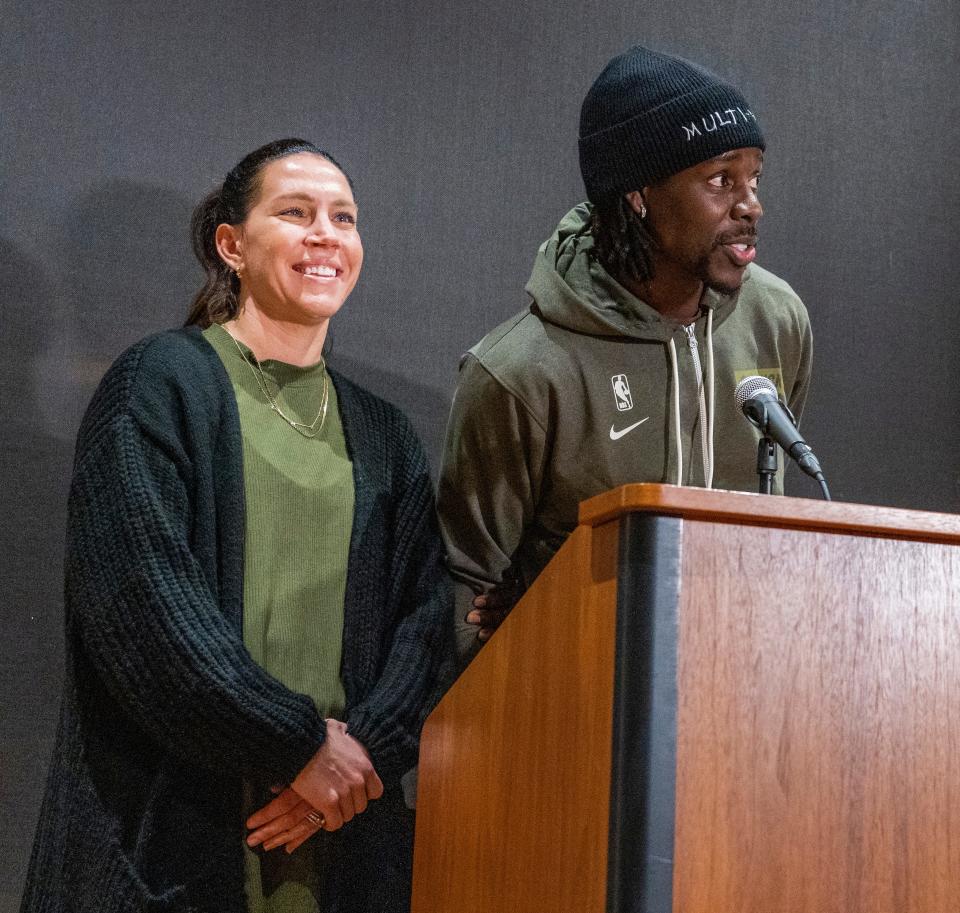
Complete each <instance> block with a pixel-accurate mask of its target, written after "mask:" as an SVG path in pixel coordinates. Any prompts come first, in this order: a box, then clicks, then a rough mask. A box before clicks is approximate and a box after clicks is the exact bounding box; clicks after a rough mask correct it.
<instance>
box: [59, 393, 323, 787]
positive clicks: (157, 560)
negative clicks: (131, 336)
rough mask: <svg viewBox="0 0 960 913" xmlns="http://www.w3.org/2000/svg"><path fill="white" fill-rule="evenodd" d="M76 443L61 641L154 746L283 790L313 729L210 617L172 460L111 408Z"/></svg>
mask: <svg viewBox="0 0 960 913" xmlns="http://www.w3.org/2000/svg"><path fill="white" fill-rule="evenodd" d="M83 437H84V436H83V435H81V445H80V447H79V449H78V455H77V459H76V462H75V467H74V478H73V484H72V487H71V495H70V504H69V518H68V543H67V567H66V572H67V577H66V595H67V624H68V636H69V637H70V640H71V643H73V644H74V645H78V646H79V650H80V653H81V655H82V657H83V658H84V660H85V661H86V662H88V663H89V664H90V665H91V666H92V667H93V669H94V671H95V673H96V674H97V676H98V677H99V678H100V680H101V681H102V682H103V684H104V686H105V687H106V688H107V690H108V691H109V693H110V694H111V696H112V697H113V698H114V700H116V701H117V702H118V703H119V704H120V706H121V707H122V708H123V710H124V712H125V713H127V714H128V715H129V716H130V717H131V718H132V719H133V720H134V721H135V722H136V723H137V724H138V725H139V726H140V727H141V728H142V729H143V730H144V731H145V732H146V733H147V734H148V735H149V736H151V737H152V738H153V739H154V740H155V741H156V743H157V744H158V745H159V746H160V747H161V749H163V750H168V751H170V752H172V753H173V754H175V755H178V756H180V757H182V758H184V759H186V760H188V761H191V762H195V763H200V764H204V765H206V766H209V767H213V768H216V769H220V770H223V771H224V772H225V773H235V774H239V775H240V776H243V777H246V778H250V779H258V780H262V781H263V782H290V781H291V780H292V779H293V778H294V777H295V776H296V774H297V773H298V772H299V770H300V769H301V768H302V767H303V766H304V765H305V764H306V763H307V761H308V760H309V759H310V757H311V756H312V755H313V754H314V752H315V751H316V750H317V748H318V747H319V745H320V743H321V742H322V741H323V739H324V737H325V732H326V729H325V723H324V721H323V719H322V718H321V717H320V715H319V714H318V713H317V711H316V708H315V707H314V706H313V704H312V702H311V701H310V699H309V698H307V697H305V696H304V695H300V694H296V693H294V692H292V691H290V690H289V689H287V688H285V687H284V686H283V685H281V684H280V683H279V682H277V681H276V680H275V679H273V678H271V677H270V676H269V675H268V674H267V673H266V672H265V671H264V670H263V669H261V668H260V667H259V666H258V665H257V664H256V663H255V662H254V661H253V660H252V658H251V657H250V655H249V654H248V653H247V651H246V649H245V648H244V646H243V642H242V638H241V635H240V633H239V632H238V631H237V630H236V629H235V626H234V625H233V624H232V623H231V621H230V620H229V619H227V618H226V617H225V616H224V615H223V613H222V612H221V610H220V607H219V605H218V603H217V601H216V599H215V597H214V594H213V593H212V591H211V588H210V585H209V584H208V581H207V579H206V577H205V575H204V573H203V569H202V567H201V566H200V565H199V564H198V561H197V560H196V558H195V556H194V554H193V553H192V551H191V547H190V521H191V503H190V497H189V494H188V486H187V485H186V484H185V482H184V475H185V473H186V468H185V465H184V460H183V459H182V453H180V452H178V451H177V450H176V448H174V447H172V446H171V443H170V441H171V438H170V437H169V436H167V437H166V438H165V437H164V436H163V435H158V434H155V433H153V432H152V431H151V430H148V428H147V426H146V424H145V423H144V422H142V421H139V420H138V419H137V417H136V416H135V414H132V413H131V411H129V410H124V409H117V410H115V411H112V412H108V413H107V417H106V418H104V419H103V420H101V421H100V422H99V424H98V425H97V429H96V433H95V434H88V435H86V437H87V439H86V440H83Z"/></svg>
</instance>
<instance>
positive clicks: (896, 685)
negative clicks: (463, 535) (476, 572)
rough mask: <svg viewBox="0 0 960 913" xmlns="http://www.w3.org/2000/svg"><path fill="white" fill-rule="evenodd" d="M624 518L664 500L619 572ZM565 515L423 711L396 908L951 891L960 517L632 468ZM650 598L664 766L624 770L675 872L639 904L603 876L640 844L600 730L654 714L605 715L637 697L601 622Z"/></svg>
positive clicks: (517, 911)
mask: <svg viewBox="0 0 960 913" xmlns="http://www.w3.org/2000/svg"><path fill="white" fill-rule="evenodd" d="M643 514H649V515H652V516H653V517H666V518H674V519H669V520H667V521H665V522H666V523H667V524H668V525H670V528H671V530H673V531H674V532H675V533H676V535H675V536H674V534H673V533H671V534H670V535H669V536H667V537H666V538H665V539H664V540H663V541H664V543H666V546H665V547H667V549H668V550H670V549H672V550H673V552H672V554H673V555H674V557H675V559H676V563H675V565H671V564H669V563H667V564H664V565H663V566H662V567H661V566H660V565H658V566H657V568H656V570H655V572H654V574H653V576H652V577H651V576H650V566H649V565H648V566H647V567H646V569H645V570H642V572H641V573H640V575H639V576H637V573H638V571H637V568H635V567H632V566H631V565H632V563H633V559H631V560H627V559H625V560H624V567H618V562H619V556H620V555H625V556H630V555H634V554H638V553H635V552H633V551H630V549H625V548H623V542H621V531H623V536H624V542H626V541H628V540H629V541H633V539H631V536H633V535H634V534H633V533H630V532H629V530H630V529H631V528H632V529H633V530H634V533H635V532H636V531H637V530H640V531H641V532H643V530H645V529H647V528H648V527H649V529H651V530H652V529H654V528H659V527H658V526H657V524H660V526H662V525H663V524H662V522H661V521H660V520H657V521H656V523H654V524H646V523H641V524H637V523H636V522H634V520H631V518H636V517H637V516H638V515H643ZM580 520H581V525H580V526H579V527H578V528H577V530H576V531H575V532H574V534H573V535H572V536H571V537H570V539H569V540H568V542H567V543H566V544H565V545H564V547H563V548H562V549H561V550H560V552H559V553H558V554H557V556H556V558H555V559H554V561H553V562H551V564H550V566H549V567H548V568H547V570H546V571H545V572H544V574H543V575H542V576H541V577H540V578H539V580H537V582H536V583H535V584H534V586H533V587H532V588H531V590H530V591H529V592H528V593H527V595H526V596H525V597H524V599H523V600H522V601H521V602H520V603H519V605H518V606H517V608H516V609H515V610H514V612H513V613H512V614H511V616H510V617H509V618H508V620H507V621H506V623H505V624H504V625H503V626H502V628H501V629H500V631H499V632H498V633H497V634H496V635H495V636H494V638H493V639H492V640H491V642H490V644H489V645H488V646H487V647H485V648H484V649H483V651H481V653H480V655H479V657H478V658H477V660H475V662H474V664H473V665H472V666H471V667H470V669H469V670H468V671H467V673H466V674H465V675H464V676H463V677H461V679H460V680H459V681H458V682H457V683H456V684H455V685H454V687H453V689H452V690H451V691H450V692H449V693H448V695H447V696H446V697H445V698H444V700H443V701H442V702H441V704H440V706H439V707H438V708H437V710H436V711H435V712H434V713H433V714H432V715H431V718H430V720H429V721H428V724H427V726H426V728H425V730H424V737H423V743H422V749H421V766H420V776H421V795H420V806H419V808H418V816H417V829H418V830H417V845H416V853H415V862H414V868H415V875H414V900H413V913H568V911H591V913H604V911H605V913H955V911H960V610H958V596H960V518H958V517H956V516H952V515H946V514H934V513H921V512H914V511H904V510H895V509H890V508H873V507H869V506H863V505H849V504H820V503H817V502H811V501H801V500H799V499H791V498H771V497H766V498H760V497H758V496H750V495H743V494H731V493H727V492H702V491H696V490H691V489H677V488H673V487H671V486H646V485H636V486H633V485H631V486H625V487H624V488H622V489H618V490H617V491H615V492H609V493H608V494H606V495H601V496H600V497H599V498H595V499H592V500H591V501H589V502H585V503H584V504H583V505H582V506H581V513H580ZM644 535H645V533H644ZM634 538H635V537H634ZM674 566H675V567H676V568H678V570H677V576H676V581H677V583H676V587H675V588H674V589H670V588H669V587H668V588H665V589H663V590H662V591H661V592H659V594H654V592H653V591H654V590H657V589H658V583H657V580H659V579H661V578H662V576H663V568H667V567H674ZM625 575H626V576H625ZM637 581H639V585H638V584H637ZM664 593H667V594H670V593H672V594H673V595H668V596H667V597H664ZM624 594H626V595H624ZM654 596H655V598H654ZM664 598H666V599H667V602H668V603H669V605H671V606H673V609H672V610H670V611H672V612H673V616H672V617H673V621H674V623H675V630H676V647H675V649H676V669H675V672H673V673H672V677H675V684H676V689H675V708H674V709H675V714H676V717H675V719H676V725H675V727H674V729H673V731H672V732H666V733H665V737H666V738H668V739H670V738H672V739H674V740H675V783H673V782H671V783H670V784H669V788H666V787H665V786H664V782H665V780H667V779H670V778H666V777H663V776H662V768H660V769H659V770H660V773H659V774H658V776H657V777H653V778H652V779H651V780H650V781H649V784H644V785H643V788H644V789H648V790H650V791H655V792H656V791H658V790H659V792H656V795H657V796H658V797H659V800H660V801H661V805H662V799H663V797H664V796H669V799H670V801H675V807H674V808H673V813H674V814H673V818H672V824H673V831H672V838H671V841H670V842H671V843H672V847H673V854H672V856H670V855H667V856H665V857H663V858H660V857H658V858H657V860H656V862H657V864H658V865H659V866H660V871H664V867H667V868H666V871H667V872H669V866H670V865H671V864H672V866H673V877H672V894H671V889H670V884H671V879H669V878H668V879H667V881H666V884H667V891H666V892H665V893H664V892H661V893H660V894H658V895H655V897H656V899H655V900H654V901H652V902H650V903H648V901H647V900H645V899H642V898H640V897H639V895H638V894H636V893H634V894H629V893H628V894H626V895H625V894H623V892H620V893H617V892H612V893H611V892H610V891H609V890H608V888H609V886H610V885H611V884H613V883H614V880H613V879H614V878H615V877H619V878H621V882H620V883H621V884H622V883H624V882H623V881H622V873H623V871H624V869H623V864H624V861H625V864H626V865H627V866H631V865H633V866H637V865H640V866H643V865H645V864H646V862H645V861H644V858H645V857H644V855H643V853H642V852H634V850H633V849H631V847H632V846H633V844H631V843H630V841H631V840H632V839H633V836H632V835H631V834H629V833H627V838H626V840H627V842H626V843H625V842H624V833H626V832H625V831H624V829H623V826H622V825H623V823H624V822H625V821H630V820H632V818H633V813H632V812H631V811H630V808H632V807H633V806H629V805H627V806H624V805H621V802H620V801H615V802H611V796H621V797H622V796H624V795H625V794H624V792H623V787H624V781H623V779H622V778H621V779H619V780H618V779H617V776H614V774H613V773H612V772H614V771H617V770H619V771H621V772H622V771H623V770H628V771H630V777H631V779H628V780H627V781H626V786H627V788H628V790H629V789H631V788H632V789H634V790H635V789H636V785H637V783H638V782H639V780H638V779H637V778H636V777H635V775H636V768H635V767H631V766H629V765H628V766H627V767H626V768H624V767H623V765H622V764H621V765H619V766H618V763H617V761H618V758H622V757H623V754H622V752H623V751H624V746H625V744H627V743H625V742H624V741H623V736H624V734H626V736H627V737H628V739H629V738H634V739H636V740H647V739H648V738H649V736H650V734H651V733H653V732H654V728H655V726H661V725H663V724H662V721H663V720H666V721H667V729H669V728H670V719H671V717H670V713H669V712H668V713H666V714H665V715H660V716H657V715H656V714H653V715H644V714H640V715H636V716H634V717H633V718H632V719H631V718H629V715H628V716H627V717H625V716H624V715H623V714H622V712H621V711H622V710H623V708H624V707H628V708H629V707H633V706H636V705H637V699H638V698H639V702H640V704H642V702H643V700H644V699H645V697H644V693H643V692H642V689H641V691H639V692H638V691H634V690H631V689H632V688H633V686H632V685H631V687H630V688H627V689H625V687H624V681H625V679H624V677H623V676H622V675H620V672H621V671H622V669H623V666H622V665H621V664H622V663H624V662H625V655H624V652H623V651H624V649H625V648H626V649H628V650H629V645H630V644H632V643H633V642H634V640H632V639H627V640H625V641H621V642H620V645H619V652H618V648H617V630H618V626H619V630H620V632H621V633H623V632H624V631H630V630H633V629H631V628H630V626H629V625H627V626H626V627H625V619H630V618H637V617H645V616H643V615H642V614H641V615H637V614H636V613H644V612H647V611H648V610H649V609H650V607H651V605H652V604H654V603H655V604H656V605H657V612H659V613H662V612H663V611H664V606H665V602H664ZM651 600H652V601H651ZM668 608H669V606H668ZM631 613H633V614H631ZM669 629H670V625H669V624H667V625H660V626H659V627H658V628H657V630H658V631H660V632H663V631H664V630H669ZM636 630H642V628H636ZM644 636H646V635H644ZM658 636H659V635H658ZM658 642H659V643H661V645H662V642H660V641H658ZM668 642H669V641H668ZM637 649H638V655H639V654H642V653H643V652H644V650H645V649H646V646H645V645H643V644H637ZM661 655H662V654H661ZM626 659H628V660H629V661H630V662H633V657H632V656H627V657H626ZM615 667H616V668H615ZM628 678H629V677H628ZM641 678H642V676H641ZM638 680H639V679H634V682H636V681H638ZM650 693H652V692H650ZM668 710H669V708H668ZM613 720H619V721H620V722H619V723H617V725H618V726H619V727H620V734H621V737H620V738H619V739H617V740H613V734H614V724H613ZM657 720H659V721H661V722H656V721H657ZM624 721H626V722H627V724H629V725H630V726H633V727H635V730H624V728H623V726H624ZM645 721H647V722H645ZM651 721H654V722H651ZM644 727H646V731H643V730H644ZM631 731H635V735H634V736H631V735H630V733H631ZM654 734H655V733H654ZM662 735H664V734H663V733H661V734H660V735H658V738H660V737H661V736H662ZM612 740H613V741H614V745H611V742H612ZM657 744H658V745H661V746H662V741H661V742H657ZM615 750H616V751H617V756H616V757H614V751H615ZM663 756H664V755H662V754H661V755H659V757H661V758H662V757H663ZM668 756H669V755H668ZM651 769H652V768H651ZM669 769H670V770H673V766H672V765H671V767H670V768H669ZM618 776H619V775H618ZM640 779H642V777H641V778H640ZM631 801H632V800H631ZM624 809H627V813H626V814H624ZM613 822H617V826H616V827H614V826H613ZM628 830H629V829H628ZM660 833H661V834H663V833H665V831H663V830H661V831H660ZM613 846H616V847H617V850H616V852H614V850H613V849H612V847H613ZM646 858H647V862H649V857H646ZM617 873H619V874H617ZM641 881H642V880H641ZM638 883H641V882H638ZM654 908H655V909H654Z"/></svg>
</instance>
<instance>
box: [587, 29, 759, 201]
mask: <svg viewBox="0 0 960 913" xmlns="http://www.w3.org/2000/svg"><path fill="white" fill-rule="evenodd" d="M751 146H756V147H759V148H760V149H763V148H764V147H765V143H764V139H763V134H762V133H761V132H760V126H759V125H758V123H757V118H756V116H755V115H754V113H753V112H752V111H751V110H750V107H749V105H748V104H747V102H746V100H745V99H744V97H743V96H742V95H741V94H740V93H739V92H738V91H737V90H736V89H735V88H733V86H730V85H727V84H726V83H725V82H722V81H721V80H720V79H719V78H718V77H717V76H715V75H714V74H713V73H711V72H710V71H709V70H705V69H704V68H703V67H700V66H697V65H696V64H694V63H690V61H688V60H684V59H683V58H681V57H673V56H671V55H670V54H661V53H658V52H657V51H650V50H648V49H647V48H644V47H640V46H637V47H635V48H631V49H630V50H629V51H626V52H624V53H623V54H620V55H619V56H618V57H614V58H613V60H611V61H610V63H608V64H607V65H606V67H604V70H603V72H602V73H601V74H600V75H599V76H598V77H597V79H596V82H594V84H593V85H592V86H591V87H590V91H589V92H588V93H587V97H586V98H585V99H584V100H583V107H582V108H581V109H580V173H581V174H582V175H583V183H584V184H585V185H586V188H587V196H588V197H589V198H590V200H592V201H593V202H596V201H597V200H600V199H603V198H605V197H611V196H614V195H619V194H622V193H627V192H629V191H631V190H640V189H641V188H643V187H645V186H647V185H649V184H653V183H655V182H656V181H659V180H661V179H663V178H666V177H669V176H670V175H671V174H676V173H677V172H678V171H683V169H684V168H689V167H690V166H691V165H697V164H699V163H700V162H704V161H706V160H707V159H709V158H713V157H714V156H715V155H720V154H721V153H724V152H727V151H729V150H730V149H744V148H747V147H751Z"/></svg>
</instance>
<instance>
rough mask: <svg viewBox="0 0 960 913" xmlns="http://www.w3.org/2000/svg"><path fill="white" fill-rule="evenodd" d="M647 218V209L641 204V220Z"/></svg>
mask: <svg viewBox="0 0 960 913" xmlns="http://www.w3.org/2000/svg"><path fill="white" fill-rule="evenodd" d="M646 217H647V207H646V206H644V205H643V203H641V204H640V218H641V219H645V218H646Z"/></svg>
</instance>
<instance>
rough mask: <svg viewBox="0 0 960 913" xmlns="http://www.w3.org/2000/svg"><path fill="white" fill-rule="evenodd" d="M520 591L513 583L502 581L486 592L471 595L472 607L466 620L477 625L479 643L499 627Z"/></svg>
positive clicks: (488, 637) (489, 636)
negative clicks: (502, 582)
mask: <svg viewBox="0 0 960 913" xmlns="http://www.w3.org/2000/svg"><path fill="white" fill-rule="evenodd" d="M520 596H521V593H520V592H519V588H518V587H517V586H516V585H514V584H508V583H504V584H502V585H500V586H498V587H495V588H494V589H492V590H490V591H489V592H487V593H481V594H480V595H479V596H474V597H473V602H472V603H471V605H472V606H473V608H472V609H471V610H470V611H469V612H467V617H466V621H467V622H468V623H469V624H472V625H477V627H478V629H479V630H478V631H477V640H479V641H480V642H481V643H483V642H485V641H487V640H489V639H490V638H491V637H492V636H493V632H494V631H496V630H497V628H499V627H500V625H501V624H502V622H503V620H504V619H505V618H506V617H507V615H509V614H510V610H511V609H512V608H513V607H514V605H515V604H516V602H517V600H518V599H519V598H520Z"/></svg>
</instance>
